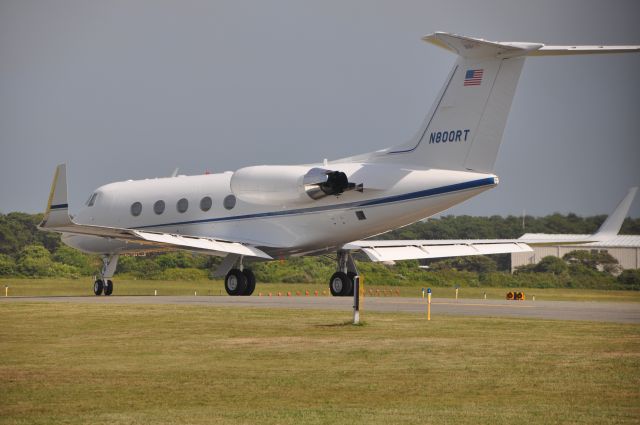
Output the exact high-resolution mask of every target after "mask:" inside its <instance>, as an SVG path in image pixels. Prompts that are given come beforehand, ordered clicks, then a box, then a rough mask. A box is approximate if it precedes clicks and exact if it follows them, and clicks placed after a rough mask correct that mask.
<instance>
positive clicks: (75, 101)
mask: <svg viewBox="0 0 640 425" xmlns="http://www.w3.org/2000/svg"><path fill="white" fill-rule="evenodd" d="M639 16H640V2H638V1H637V0H631V1H602V0H595V1H586V0H576V1H567V0H565V1H557V0H550V1H532V0H522V1H515V0H505V1H483V2H481V1H451V0H447V1H446V2H437V3H436V2H427V1H417V0H416V1H402V0H395V1H371V0H366V1H364V0H363V1H348V0H322V1H315V2H307V1H301V0H292V1H279V0H276V1H268V2H267V1H258V0H255V1H238V0H230V1H193V0H181V1H158V0H153V1H151V0H149V1H145V0H137V1H130V0H122V1H107V0H104V1H86V0H76V1H72V0H52V1H31V0H0V180H1V182H2V183H1V184H0V212H4V213H6V212H9V211H26V212H38V211H42V210H43V209H44V207H45V204H46V200H47V196H48V191H49V186H50V183H51V178H52V176H53V172H54V168H55V166H56V164H58V163H61V162H66V163H67V164H68V177H69V190H70V194H69V199H70V202H71V209H72V211H73V210H74V209H76V208H78V207H79V206H80V204H81V203H82V202H84V200H85V198H86V197H87V196H88V195H89V193H90V192H91V191H92V190H93V189H94V188H95V187H97V186H100V185H102V184H105V183H108V182H112V181H118V180H126V179H138V178H146V177H157V176H167V175H169V174H171V172H172V171H173V169H174V168H175V167H180V170H181V173H184V174H200V173H202V172H204V171H205V170H208V171H212V172H217V171H225V170H235V169H237V168H239V167H242V166H246V165H256V164H265V163H266V164H269V163H272V164H278V163H280V164H295V163H308V162H316V161H321V160H322V159H323V158H329V159H336V158H340V157H345V156H350V155H353V154H358V153H364V152H369V151H373V150H377V149H381V148H384V147H387V146H391V145H395V144H398V143H401V142H404V141H406V140H407V139H408V138H409V137H411V136H412V135H413V133H414V132H415V131H416V129H417V127H418V126H419V125H420V123H421V121H422V119H423V117H424V115H425V114H426V112H427V111H428V109H429V107H430V106H431V103H432V102H433V100H434V97H435V96H436V94H437V92H438V90H439V89H440V87H441V85H442V84H443V82H444V79H445V77H446V75H447V73H448V71H449V69H450V68H451V66H452V64H453V62H454V60H455V57H454V56H453V55H452V54H450V53H448V52H446V51H444V50H442V49H439V48H437V47H435V46H432V45H429V44H427V43H424V42H423V41H421V40H420V38H421V37H422V36H423V35H425V34H428V33H431V32H434V31H449V32H455V33H459V34H464V35H469V36H476V37H481V38H485V39H488V40H496V41H531V42H543V43H547V44H640V25H639V24H638V17H639ZM639 70H640V54H627V55H607V56H600V55H595V56H583V57H546V58H530V59H527V62H526V64H525V66H524V70H523V73H522V76H521V78H520V84H519V86H518V90H517V92H516V96H515V99H514V102H513V106H512V109H511V113H510V116H509V120H508V123H507V128H506V131H505V134H504V141H503V144H502V147H501V151H500V155H499V157H498V161H497V163H496V173H497V174H498V175H499V176H500V185H499V186H498V187H497V188H496V189H493V190H492V191H489V192H487V193H485V194H482V195H480V196H478V197H476V198H473V199H472V200H470V201H467V202H466V203H465V204H462V205H460V206H458V207H455V208H454V209H452V210H449V212H448V213H452V214H473V215H493V214H500V215H506V214H521V213H522V210H523V209H525V210H526V212H527V214H532V215H545V214H549V213H552V212H555V211H559V212H569V211H572V212H575V213H578V214H580V215H592V214H606V213H608V212H610V210H612V209H613V207H614V206H615V205H616V204H617V202H618V201H619V200H620V199H621V198H622V197H623V196H624V194H625V193H626V191H627V189H628V188H629V187H630V186H633V185H638V184H640V136H639V131H640V80H639V79H638V73H639ZM631 215H632V216H634V217H639V216H640V200H637V199H636V201H635V202H634V206H633V208H632V211H631Z"/></svg>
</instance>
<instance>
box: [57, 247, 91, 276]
mask: <svg viewBox="0 0 640 425" xmlns="http://www.w3.org/2000/svg"><path fill="white" fill-rule="evenodd" d="M53 260H54V261H56V262H57V263H61V264H66V265H69V266H74V267H76V268H77V269H78V271H79V272H80V273H82V274H83V275H85V276H89V275H93V274H95V273H96V272H97V271H98V270H99V269H100V268H101V267H102V263H101V262H100V260H99V258H97V257H95V256H91V255H87V254H84V253H82V252H80V251H78V250H77V249H74V248H71V247H69V246H66V245H62V246H60V247H59V248H58V249H56V251H55V252H54V254H53Z"/></svg>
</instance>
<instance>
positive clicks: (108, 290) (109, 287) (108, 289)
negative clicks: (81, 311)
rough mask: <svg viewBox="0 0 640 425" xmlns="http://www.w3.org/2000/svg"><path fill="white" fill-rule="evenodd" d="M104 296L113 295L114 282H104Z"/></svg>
mask: <svg viewBox="0 0 640 425" xmlns="http://www.w3.org/2000/svg"><path fill="white" fill-rule="evenodd" d="M104 294H105V295H107V296H109V295H111V294H113V282H112V281H110V280H105V282H104Z"/></svg>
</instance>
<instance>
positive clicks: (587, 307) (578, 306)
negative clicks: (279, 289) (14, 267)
mask: <svg viewBox="0 0 640 425" xmlns="http://www.w3.org/2000/svg"><path fill="white" fill-rule="evenodd" d="M10 302H47V303H84V304H114V305H115V304H177V305H199V306H209V307H214V308H215V307H245V308H286V309H316V310H341V311H349V310H351V309H352V305H353V299H352V298H336V297H313V296H311V297H276V296H272V297H267V296H262V297H258V296H252V297H228V296H110V297H104V296H102V297H96V296H86V297H59V296H56V297H0V304H1V303H10ZM426 309H427V305H426V300H424V299H421V298H401V297H397V298H395V297H388V298H386V297H366V298H365V299H364V301H363V303H362V311H363V314H366V313H365V312H366V311H376V312H402V313H414V314H426ZM440 314H444V315H456V316H489V317H491V316H493V317H519V318H537V319H550V320H586V321H596V322H617V323H636V324H638V323H640V303H634V302H628V303H620V302H578V301H507V300H475V299H459V300H455V299H449V298H434V299H433V300H432V303H431V315H432V317H434V318H435V317H437V315H440Z"/></svg>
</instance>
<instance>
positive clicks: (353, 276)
mask: <svg viewBox="0 0 640 425" xmlns="http://www.w3.org/2000/svg"><path fill="white" fill-rule="evenodd" d="M356 276H358V275H357V274H355V273H354V272H347V277H348V278H349V280H350V281H351V291H349V293H348V294H347V295H348V296H350V297H353V291H355V290H356Z"/></svg>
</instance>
